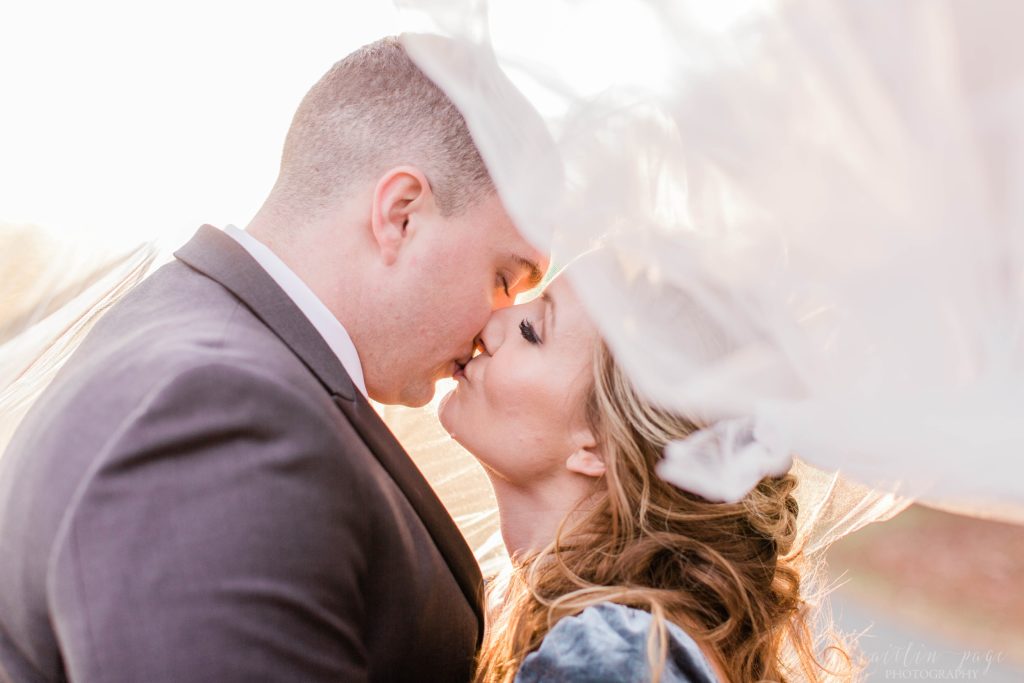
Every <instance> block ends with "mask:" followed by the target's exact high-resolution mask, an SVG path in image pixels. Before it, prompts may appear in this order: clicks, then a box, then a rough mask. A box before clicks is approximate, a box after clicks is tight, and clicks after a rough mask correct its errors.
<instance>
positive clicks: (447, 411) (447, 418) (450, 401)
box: [437, 387, 459, 438]
mask: <svg viewBox="0 0 1024 683" xmlns="http://www.w3.org/2000/svg"><path fill="white" fill-rule="evenodd" d="M458 390H459V389H458V387H456V388H454V389H452V390H451V391H449V392H448V393H447V394H445V395H444V396H442V397H441V400H440V402H438V404H437V419H438V420H439V421H440V422H441V426H442V427H444V430H445V431H446V432H448V434H450V435H451V436H452V438H455V421H456V420H455V415H456V413H458V408H457V406H458V402H459V400H458V398H457V397H456V396H455V394H456V393H458Z"/></svg>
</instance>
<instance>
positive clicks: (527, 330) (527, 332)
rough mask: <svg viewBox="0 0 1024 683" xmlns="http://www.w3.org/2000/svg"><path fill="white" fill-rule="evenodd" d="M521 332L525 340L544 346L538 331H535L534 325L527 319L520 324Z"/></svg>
mask: <svg viewBox="0 0 1024 683" xmlns="http://www.w3.org/2000/svg"><path fill="white" fill-rule="evenodd" d="M519 332H520V334H522V335H523V339H525V340H526V341H528V342H530V343H531V344H543V343H544V342H543V341H542V340H541V338H540V336H539V335H538V334H537V330H536V329H534V327H533V323H531V322H530V321H529V320H526V319H525V318H524V319H523V321H522V322H521V323H519Z"/></svg>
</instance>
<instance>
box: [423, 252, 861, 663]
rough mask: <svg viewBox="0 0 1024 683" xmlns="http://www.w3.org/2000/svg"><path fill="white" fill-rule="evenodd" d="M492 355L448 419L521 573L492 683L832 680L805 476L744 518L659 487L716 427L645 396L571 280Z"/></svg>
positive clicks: (516, 319) (488, 656) (511, 587)
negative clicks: (810, 591)
mask: <svg viewBox="0 0 1024 683" xmlns="http://www.w3.org/2000/svg"><path fill="white" fill-rule="evenodd" d="M570 270H571V267H570ZM699 331H700V330H695V332H699ZM479 348H480V353H479V355H477V356H476V357H475V358H474V359H473V360H472V361H471V362H470V363H469V364H468V365H467V366H466V367H465V369H464V371H462V372H460V373H458V374H457V376H456V378H457V379H458V386H457V388H456V389H455V390H454V391H452V393H450V394H449V395H448V396H446V397H445V399H444V401H443V402H442V406H441V409H440V419H441V422H442V424H443V425H444V427H445V429H447V430H448V431H449V433H450V434H451V435H452V436H453V437H454V439H455V440H457V441H458V442H460V443H461V444H462V445H463V446H464V447H465V448H466V449H467V450H469V451H470V452H471V453H472V454H473V455H474V456H475V457H476V458H477V459H478V460H479V461H480V463H481V464H482V465H483V467H484V468H485V470H486V472H487V474H488V476H489V478H490V480H491V483H492V485H493V488H494V493H495V497H496V500H497V503H498V510H499V513H500V519H501V534H502V537H503V539H504V542H505V545H506V547H507V548H508V551H509V554H510V556H511V558H512V570H511V574H510V575H509V576H508V577H507V582H502V585H498V583H497V582H492V585H491V588H490V593H491V595H490V597H491V602H492V605H493V610H492V613H491V614H490V615H489V616H490V620H489V627H488V633H487V635H486V637H485V643H484V648H483V651H482V654H481V656H480V658H479V661H478V668H477V674H476V678H477V680H478V681H512V680H513V679H514V680H515V681H517V682H519V683H528V682H532V681H550V680H570V681H634V680H636V681H640V680H656V681H657V680H660V681H662V682H666V681H693V682H695V683H696V682H705V681H709V682H710V681H719V680H720V681H737V682H739V681H757V680H772V681H786V680H791V677H792V676H793V675H798V676H802V677H804V678H805V679H807V680H819V679H820V677H821V675H822V673H823V672H826V668H825V664H824V663H822V662H819V661H818V659H817V658H816V657H815V655H814V651H813V643H812V640H813V638H812V636H811V630H810V625H809V623H808V608H807V605H806V603H805V601H804V600H803V598H802V596H801V593H800V585H801V581H800V579H801V573H800V567H799V565H798V560H799V553H797V556H796V557H792V556H790V555H788V553H789V551H790V549H791V547H792V545H793V541H794V538H795V535H796V529H797V524H796V520H797V512H798V510H797V504H796V500H795V499H794V497H793V495H792V493H791V492H792V491H793V489H794V487H795V486H796V478H795V477H794V475H793V474H791V473H787V474H783V475H782V476H774V477H765V478H764V479H762V480H761V481H760V483H758V485H757V486H756V487H755V488H754V489H753V490H752V491H751V492H750V493H749V494H748V495H747V496H746V497H745V498H743V499H742V500H740V501H739V502H736V503H716V502H709V501H708V500H705V499H702V498H701V497H699V496H697V495H694V494H691V493H687V492H685V491H683V490H681V489H678V488H676V487H674V486H673V485H671V484H669V483H667V482H666V481H665V480H663V479H662V478H661V477H659V476H658V475H657V473H656V471H655V468H656V465H657V463H658V462H659V460H661V458H662V453H663V450H664V447H665V445H666V444H667V443H669V442H670V441H672V440H674V439H682V438H684V437H686V436H687V435H689V434H690V433H692V432H694V431H695V430H697V429H698V428H699V427H700V426H701V420H700V419H699V418H698V417H697V416H686V415H679V414H674V413H672V412H669V411H666V410H663V409H660V408H659V407H658V406H657V405H654V404H652V403H650V402H648V401H646V400H645V399H644V398H643V397H642V396H641V395H640V394H639V393H637V391H636V390H635V389H634V387H633V385H632V384H631V382H630V380H629V379H628V378H627V377H626V375H625V374H624V372H623V371H622V370H621V368H620V367H619V366H617V364H616V362H615V360H614V358H613V357H612V355H611V353H610V352H609V350H608V348H607V346H606V345H605V343H604V342H603V340H602V339H601V337H600V336H599V334H598V332H597V329H596V327H595V326H594V324H593V323H592V322H591V320H590V319H589V318H588V317H587V315H586V313H585V311H584V309H583V307H582V305H581V303H580V301H579V300H578V298H577V296H576V294H575V292H574V290H573V287H572V285H571V283H570V282H569V281H568V280H567V279H566V277H564V275H563V276H560V277H558V278H557V279H556V280H554V281H553V282H552V283H551V284H550V285H549V286H548V287H547V288H546V290H545V291H544V293H543V294H542V295H541V296H540V297H537V298H535V299H533V300H532V301H530V302H528V303H524V304H520V305H518V306H514V307H511V308H506V309H503V310H500V311H498V312H496V313H494V314H493V316H492V318H491V320H490V321H489V323H488V324H487V326H486V327H485V328H484V330H483V332H482V335H481V338H480V343H479ZM832 651H833V652H834V653H836V654H838V655H839V656H840V657H839V658H840V659H842V660H844V661H845V664H846V665H849V664H850V661H851V660H850V657H849V656H848V655H847V654H846V653H845V652H844V651H843V650H842V649H841V648H838V647H837V648H832ZM787 653H792V654H795V661H794V660H792V658H790V661H786V659H787ZM643 662H646V670H645V667H644V666H643Z"/></svg>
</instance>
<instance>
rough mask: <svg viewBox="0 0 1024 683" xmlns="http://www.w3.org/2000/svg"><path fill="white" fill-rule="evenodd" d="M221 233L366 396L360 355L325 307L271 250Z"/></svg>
mask: <svg viewBox="0 0 1024 683" xmlns="http://www.w3.org/2000/svg"><path fill="white" fill-rule="evenodd" d="M224 232H225V233H227V234H228V235H230V236H231V237H232V238H234V240H235V241H236V242H238V243H239V244H240V245H242V248H244V249H245V250H246V251H247V252H249V255H250V256H252V257H253V258H254V259H256V262H257V263H258V264H260V266H261V267H262V268H263V270H265V271H267V275H269V276H270V277H271V278H273V280H274V282H276V283H277V284H278V286H279V287H280V288H281V289H283V290H284V293H285V294H287V295H288V298H289V299H291V300H292V301H293V302H294V303H295V305H296V306H298V308H299V310H300V311H302V313H303V315H305V316H306V317H307V318H309V322H311V323H313V327H315V328H316V331H317V332H319V333H320V336H321V337H323V338H324V341H326V342H327V345H328V346H329V347H331V350H332V351H334V354H335V355H336V356H337V357H338V360H340V361H341V365H342V366H343V367H344V368H345V371H346V372H347V373H348V376H349V377H351V378H352V382H353V383H354V384H355V385H356V386H357V387H359V391H361V392H363V396H367V393H366V383H365V380H364V379H363V365H362V363H361V362H360V361H359V353H358V351H356V347H355V344H353V343H352V338H351V337H349V336H348V332H347V331H346V330H345V327H344V326H343V325H342V324H341V322H339V321H338V319H337V318H335V317H334V314H332V313H331V312H330V310H328V308H327V306H325V305H324V303H323V302H322V301H320V299H319V297H317V295H316V294H314V293H313V290H311V289H310V288H309V285H307V284H306V283H305V282H303V281H302V279H301V278H300V277H299V276H298V275H296V274H295V271H293V270H292V269H291V268H289V267H288V266H287V265H286V264H285V262H284V261H282V260H281V259H280V257H279V256H278V255H277V254H275V253H274V252H273V251H271V250H270V247H268V246H267V245H265V244H263V243H262V242H260V241H259V240H257V239H256V238H255V237H253V236H252V235H250V234H249V233H247V232H245V231H244V230H240V229H238V228H237V227H235V226H233V225H228V226H226V227H225V228H224Z"/></svg>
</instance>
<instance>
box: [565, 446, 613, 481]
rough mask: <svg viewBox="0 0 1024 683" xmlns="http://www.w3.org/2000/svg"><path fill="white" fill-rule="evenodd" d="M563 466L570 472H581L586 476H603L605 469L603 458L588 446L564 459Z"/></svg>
mask: <svg viewBox="0 0 1024 683" xmlns="http://www.w3.org/2000/svg"><path fill="white" fill-rule="evenodd" d="M565 467H566V469H568V470H569V471H570V472H575V473H576V474H582V475H584V476H587V477H595V478H597V477H603V476H604V473H605V471H606V468H605V466H604V458H602V457H601V455H600V454H599V453H598V452H597V451H595V450H591V449H589V448H581V449H579V450H578V451H576V452H575V453H573V454H572V455H570V456H569V459H568V460H566V461H565Z"/></svg>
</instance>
